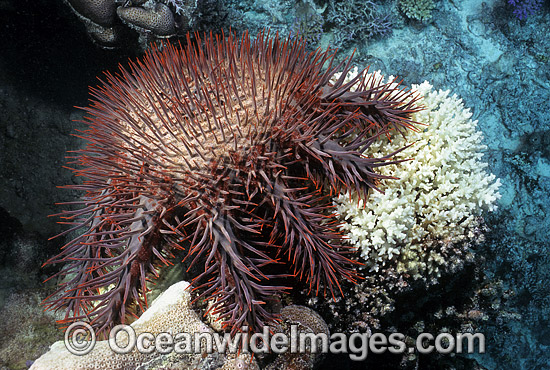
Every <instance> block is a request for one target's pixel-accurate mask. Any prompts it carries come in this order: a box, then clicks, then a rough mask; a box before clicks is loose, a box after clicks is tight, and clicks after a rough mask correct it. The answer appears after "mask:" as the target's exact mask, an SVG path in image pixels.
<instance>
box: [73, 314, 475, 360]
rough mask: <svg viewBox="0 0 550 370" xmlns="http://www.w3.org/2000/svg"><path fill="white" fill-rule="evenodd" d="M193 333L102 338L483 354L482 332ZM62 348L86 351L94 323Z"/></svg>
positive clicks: (141, 347)
mask: <svg viewBox="0 0 550 370" xmlns="http://www.w3.org/2000/svg"><path fill="white" fill-rule="evenodd" d="M204 329H205V330H201V331H200V332H197V333H169V332H164V333H158V334H152V333H148V332H143V333H139V334H137V333H136V332H135V330H134V328H132V327H131V326H129V325H117V326H115V327H114V328H113V329H112V330H111V332H110V334H109V339H108V340H107V341H104V342H103V343H104V345H105V342H106V344H107V345H108V347H109V348H110V349H111V350H112V351H113V352H114V353H116V354H120V355H123V354H127V353H130V352H136V351H137V352H140V353H144V354H152V353H154V352H157V353H159V354H168V353H171V352H176V353H179V354H191V353H205V352H206V353H213V352H223V353H250V352H252V353H268V352H269V353H276V354H280V353H285V352H291V353H332V354H349V357H350V359H352V360H354V361H362V360H364V359H366V358H367V356H368V354H369V353H374V354H382V353H385V352H386V351H388V352H390V353H394V354H403V353H415V352H418V353H422V354H428V353H432V352H434V351H436V352H438V353H442V354H447V353H451V352H453V353H474V352H477V353H485V336H484V335H483V334H481V333H473V334H472V333H458V334H456V335H452V334H450V333H439V334H438V335H433V334H430V333H422V334H420V335H418V337H417V338H416V340H415V343H414V345H408V344H407V343H408V342H409V341H408V340H407V341H406V340H405V339H406V338H405V335H404V334H401V333H391V334H388V335H387V334H383V333H373V334H368V333H353V334H350V335H346V334H343V333H333V334H331V335H327V334H325V333H318V334H315V333H304V332H299V331H298V325H292V326H291V330H290V333H289V334H286V333H271V332H270V327H269V326H264V327H263V330H262V332H261V333H255V334H249V333H248V327H243V328H242V332H240V333H237V334H235V335H233V336H231V335H230V334H229V333H223V334H221V333H215V332H212V331H211V330H210V329H209V328H207V327H206V326H205V328H204ZM65 346H66V348H67V350H68V351H69V352H71V353H72V354H75V355H85V354H88V353H90V352H91V351H92V350H93V349H94V347H95V346H96V337H95V333H94V331H93V329H92V327H91V326H90V325H89V324H87V323H84V322H75V323H73V324H72V325H70V326H69V327H68V328H67V330H66V331H65Z"/></svg>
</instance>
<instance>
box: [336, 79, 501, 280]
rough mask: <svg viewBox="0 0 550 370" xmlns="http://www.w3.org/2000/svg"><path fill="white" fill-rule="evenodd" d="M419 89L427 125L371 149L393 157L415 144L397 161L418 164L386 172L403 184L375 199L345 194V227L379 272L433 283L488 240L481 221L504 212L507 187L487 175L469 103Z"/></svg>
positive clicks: (389, 186) (420, 116)
mask: <svg viewBox="0 0 550 370" xmlns="http://www.w3.org/2000/svg"><path fill="white" fill-rule="evenodd" d="M413 89H415V90H416V91H418V92H419V93H420V94H421V96H422V97H423V100H422V101H423V104H424V107H425V109H424V110H422V111H420V112H417V113H415V114H414V115H413V119H414V120H416V121H417V122H420V123H422V124H426V127H424V128H423V129H422V130H420V131H419V132H412V133H410V134H409V135H407V136H406V137H399V136H398V137H395V138H392V141H391V143H390V142H386V143H384V142H380V143H375V144H373V145H372V146H371V148H369V150H373V151H374V152H375V153H383V154H386V153H387V154H389V153H393V152H395V151H396V150H398V149H399V148H402V147H403V146H404V145H405V144H411V146H409V147H408V148H406V149H404V150H403V151H401V152H400V153H399V154H398V155H396V158H401V159H404V160H407V159H409V158H411V160H407V161H406V162H402V163H399V164H398V165H395V166H387V167H385V168H382V169H381V170H380V171H381V174H384V175H386V176H395V177H397V178H398V180H394V181H387V182H386V184H385V186H383V187H381V188H382V189H383V190H384V193H373V194H371V195H370V196H369V197H368V198H367V199H358V198H357V197H349V196H346V195H345V194H342V195H340V196H339V198H338V199H337V210H338V212H339V213H340V214H341V215H342V217H343V219H345V220H346V222H345V223H343V224H342V225H341V227H342V228H343V229H344V230H345V231H346V233H347V235H348V236H349V238H350V242H351V243H352V245H355V246H357V247H358V248H359V249H360V250H361V253H362V255H363V257H364V259H365V261H366V264H367V266H368V267H369V268H370V269H371V270H374V271H377V270H378V269H380V268H388V267H389V266H391V267H392V268H395V269H396V271H397V272H398V273H400V274H405V275H407V276H409V275H410V276H412V277H413V278H415V279H419V278H422V279H425V280H426V281H429V280H432V279H437V278H438V277H439V276H440V274H441V271H442V270H445V269H451V270H452V269H454V268H456V267H457V266H459V265H460V264H461V261H463V260H464V257H465V256H466V254H467V249H465V248H466V245H467V244H466V243H467V242H469V241H473V240H477V241H479V240H480V238H479V232H477V231H476V230H478V228H479V227H480V226H482V225H483V224H482V222H480V221H479V219H478V217H479V216H480V215H481V212H482V211H483V210H488V211H493V210H494V209H495V208H496V205H495V201H496V200H497V199H499V198H500V194H499V193H498V188H499V186H500V181H499V180H496V181H495V176H494V175H492V174H488V173H487V172H486V171H485V168H486V167H487V164H486V163H484V162H482V161H481V160H480V159H481V156H482V151H483V150H484V149H485V148H486V147H485V146H484V145H482V144H481V139H482V135H481V133H480V132H479V131H477V130H476V125H477V122H476V121H472V120H471V119H470V117H471V113H470V111H469V110H467V109H464V107H463V104H462V102H461V100H459V99H458V98H457V97H456V96H452V97H449V92H448V91H439V92H437V91H432V86H431V85H430V84H429V83H427V82H424V83H423V84H421V85H414V86H413Z"/></svg>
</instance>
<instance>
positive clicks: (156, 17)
mask: <svg viewBox="0 0 550 370" xmlns="http://www.w3.org/2000/svg"><path fill="white" fill-rule="evenodd" d="M66 3H67V4H69V6H70V7H71V8H72V10H73V12H74V13H75V14H76V15H77V16H78V18H79V19H80V20H81V21H82V22H83V23H84V25H85V26H86V30H87V32H88V34H89V35H90V36H91V38H92V40H93V41H94V42H95V43H96V44H97V45H99V46H101V47H103V48H108V49H109V48H115V47H119V46H121V44H122V41H123V40H122V38H123V37H122V35H124V34H125V33H124V30H123V28H124V25H127V26H129V27H130V28H132V29H134V30H136V31H137V32H138V33H139V35H140V42H141V43H142V45H141V47H142V48H143V49H145V48H146V47H147V42H148V41H153V40H156V39H158V38H166V37H170V36H174V35H175V34H176V33H177V31H178V30H179V31H181V32H182V33H183V32H185V31H187V30H189V29H191V28H192V26H193V25H194V24H195V22H196V12H197V9H198V3H197V1H196V0H188V1H181V0H167V1H157V0H139V1H137V0H134V1H125V2H119V1H117V0H66Z"/></svg>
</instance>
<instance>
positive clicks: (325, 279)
mask: <svg viewBox="0 0 550 370" xmlns="http://www.w3.org/2000/svg"><path fill="white" fill-rule="evenodd" d="M335 64H336V63H335V61H334V53H333V52H332V51H331V50H326V51H320V50H317V51H315V52H311V53H309V52H306V51H305V45H304V42H302V41H300V40H293V39H286V40H285V41H280V40H279V39H278V38H277V37H273V38H272V37H270V36H269V35H266V34H263V33H261V34H259V35H258V37H257V38H256V39H255V40H254V41H251V40H250V38H249V37H248V35H246V34H245V35H244V36H242V38H240V39H237V38H236V37H235V36H234V35H231V34H230V35H229V36H228V37H224V35H222V36H215V37H214V36H212V35H210V36H209V37H205V38H204V39H203V40H201V39H200V38H199V37H198V35H197V37H196V41H195V42H192V41H191V38H190V36H189V35H188V37H187V45H186V46H185V47H181V46H179V47H178V46H173V45H166V46H164V47H163V48H162V50H158V49H154V50H152V51H150V52H148V53H147V55H146V56H145V57H144V59H143V60H142V61H137V62H134V63H130V67H129V69H124V68H121V71H120V73H119V74H118V75H116V76H114V75H111V74H106V81H105V82H103V83H102V85H101V87H98V88H96V89H92V96H93V97H94V100H92V102H91V104H90V106H89V107H88V108H85V110H86V112H87V114H88V116H89V117H88V118H87V123H88V125H89V128H88V129H87V130H86V131H84V132H83V133H82V134H81V137H82V138H84V139H85V140H86V141H87V142H88V145H87V147H86V148H85V149H83V150H80V151H77V152H76V155H75V156H74V157H72V158H73V159H74V161H72V162H71V163H73V164H74V165H75V167H76V168H74V169H73V171H74V173H75V174H76V175H77V176H79V177H82V178H83V179H84V180H83V182H82V183H81V184H78V185H69V186H67V187H68V188H70V189H76V190H81V191H84V195H83V196H82V198H81V199H80V200H78V201H75V202H68V203H67V204H70V205H71V206H74V205H76V206H77V207H76V208H78V209H77V210H68V211H64V212H62V213H61V214H60V217H61V218H62V222H63V223H67V224H69V225H71V227H70V228H69V229H68V230H67V231H66V232H65V233H63V234H67V233H69V232H72V231H75V230H82V231H83V232H82V233H81V235H80V236H78V237H76V238H75V239H73V240H71V241H70V242H68V243H67V244H66V245H65V246H64V247H63V249H62V251H61V253H60V254H59V255H58V256H55V257H53V258H51V259H50V260H49V261H47V264H55V263H61V262H62V263H64V265H63V268H62V269H61V271H59V272H58V273H57V274H56V275H54V276H60V277H65V278H64V280H63V281H62V282H61V284H60V286H59V289H58V290H57V291H56V292H55V293H54V294H53V295H52V296H50V297H49V298H48V299H47V300H46V304H47V306H48V307H50V308H51V309H60V308H65V309H66V317H65V320H64V322H70V321H73V320H82V319H87V320H90V321H91V324H92V325H93V326H94V327H95V328H96V329H97V331H98V332H99V333H101V332H104V331H105V330H106V329H108V328H110V327H111V326H113V325H115V324H117V323H120V322H124V321H125V319H127V316H128V315H134V316H135V315H138V314H139V313H140V312H142V311H143V310H144V308H145V305H146V304H147V301H146V292H147V282H148V279H149V278H150V277H151V276H157V270H158V269H159V268H160V267H161V266H162V265H168V264H170V263H172V260H173V252H174V251H175V250H185V251H187V258H188V261H191V265H192V266H195V267H196V266H200V267H202V266H204V267H203V270H202V271H203V272H202V273H200V274H199V275H198V276H196V278H195V279H194V280H193V286H194V287H195V288H196V289H198V290H199V292H200V293H201V295H200V296H201V297H206V298H208V299H210V300H211V302H213V304H212V305H211V309H212V310H213V311H214V312H215V313H216V314H217V315H218V317H219V319H220V320H222V321H223V323H224V325H225V327H226V328H228V329H231V331H232V332H233V333H235V332H236V331H237V330H240V328H241V327H242V326H245V325H246V326H249V327H250V328H251V329H252V330H258V329H259V328H260V327H261V326H262V325H265V324H266V323H269V322H270V321H271V320H273V319H274V318H275V317H276V315H274V314H273V313H272V312H271V311H270V309H269V307H268V306H269V305H266V304H265V303H266V302H267V301H268V300H269V299H270V298H271V297H272V296H273V295H276V294H278V293H280V292H282V291H284V290H287V289H289V287H288V286H285V285H289V284H285V283H284V282H287V283H288V282H289V278H291V277H294V278H296V279H298V280H299V281H303V282H305V284H306V285H307V286H308V287H309V289H310V291H311V292H315V293H319V292H320V291H322V292H323V293H326V292H330V293H331V294H334V293H335V292H337V291H341V289H340V282H339V280H341V279H347V280H351V281H354V280H355V279H356V278H357V275H356V273H355V271H354V264H355V263H356V262H354V260H353V259H352V258H351V256H350V253H351V252H353V251H352V250H350V249H349V247H347V246H346V245H345V244H344V243H343V241H342V236H341V235H340V233H339V232H338V229H337V221H336V217H335V214H334V211H333V208H332V201H331V195H332V194H334V192H336V191H341V190H344V191H345V190H347V189H353V190H355V191H357V192H359V193H360V194H363V195H365V194H366V192H367V191H368V190H369V189H370V188H374V189H376V184H377V182H378V181H379V179H381V178H382V176H380V175H378V174H377V173H376V172H375V170H376V168H377V167H378V166H382V165H386V164H388V163H393V162H391V157H383V158H369V157H367V156H365V155H364V154H363V153H364V151H365V150H366V149H367V148H368V147H369V145H370V144H371V143H372V142H374V141H375V140H377V138H378V137H379V136H380V135H389V134H390V132H391V131H398V132H401V133H404V132H405V130H406V129H410V128H412V127H413V122H412V121H411V118H410V117H411V114H412V113H413V112H415V111H417V110H418V109H419V108H418V106H417V105H416V98H415V97H414V96H413V95H412V93H411V92H410V90H407V89H404V88H403V87H401V86H400V85H399V83H395V81H393V82H392V83H386V84H383V83H381V81H380V80H376V79H375V78H374V77H373V76H372V75H371V74H368V73H367V71H366V70H365V71H363V72H361V73H359V74H358V75H357V77H355V78H354V79H353V80H351V81H350V82H346V83H345V82H344V76H345V75H346V74H347V72H348V71H349V70H350V68H351V60H350V59H348V60H347V61H344V62H342V63H339V64H338V65H335ZM338 72H341V73H342V75H341V77H339V78H335V74H336V73H338ZM63 234H62V235H63ZM285 266H286V271H285ZM282 282H283V283H282Z"/></svg>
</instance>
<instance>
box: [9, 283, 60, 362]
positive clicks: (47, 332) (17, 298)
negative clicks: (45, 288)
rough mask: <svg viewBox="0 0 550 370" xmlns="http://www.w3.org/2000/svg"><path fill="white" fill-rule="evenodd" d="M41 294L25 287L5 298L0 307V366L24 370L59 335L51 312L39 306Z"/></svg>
mask: <svg viewBox="0 0 550 370" xmlns="http://www.w3.org/2000/svg"><path fill="white" fill-rule="evenodd" d="M42 298H44V296H43V293H39V292H37V291H34V290H30V289H28V290H26V291H24V292H20V293H13V294H10V295H9V296H8V297H6V299H5V301H4V302H2V306H1V309H0V317H2V320H0V333H2V334H1V335H2V337H1V338H0V369H10V370H26V369H27V368H28V367H27V363H26V362H27V361H29V360H32V359H34V358H36V357H38V356H40V355H41V354H42V353H44V352H45V351H47V349H48V347H49V345H50V344H51V343H52V342H54V341H56V340H59V339H60V337H62V334H61V333H60V332H59V330H57V328H56V325H55V323H54V321H55V319H56V318H57V317H56V316H55V315H54V314H53V313H52V312H44V310H42V308H41V307H40V301H41V300H42Z"/></svg>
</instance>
